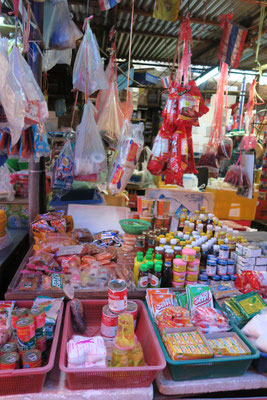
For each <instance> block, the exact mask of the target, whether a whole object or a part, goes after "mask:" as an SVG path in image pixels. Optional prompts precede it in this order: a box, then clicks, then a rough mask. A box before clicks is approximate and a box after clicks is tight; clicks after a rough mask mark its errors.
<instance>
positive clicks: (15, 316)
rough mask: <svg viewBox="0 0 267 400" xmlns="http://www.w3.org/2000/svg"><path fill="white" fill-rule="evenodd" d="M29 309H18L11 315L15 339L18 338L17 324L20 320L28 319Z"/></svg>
mask: <svg viewBox="0 0 267 400" xmlns="http://www.w3.org/2000/svg"><path fill="white" fill-rule="evenodd" d="M28 312H29V310H28V308H16V309H15V310H13V311H12V313H11V326H12V329H13V331H14V334H15V337H17V328H16V323H17V321H18V320H19V319H20V318H24V317H27V315H28Z"/></svg>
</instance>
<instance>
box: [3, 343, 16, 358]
mask: <svg viewBox="0 0 267 400" xmlns="http://www.w3.org/2000/svg"><path fill="white" fill-rule="evenodd" d="M16 351H18V345H17V343H15V342H9V343H6V344H4V345H3V346H2V347H1V349H0V355H1V356H2V355H3V354H7V353H13V352H16Z"/></svg>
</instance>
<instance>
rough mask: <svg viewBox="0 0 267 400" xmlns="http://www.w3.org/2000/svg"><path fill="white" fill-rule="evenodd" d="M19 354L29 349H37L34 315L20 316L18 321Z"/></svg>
mask: <svg viewBox="0 0 267 400" xmlns="http://www.w3.org/2000/svg"><path fill="white" fill-rule="evenodd" d="M16 329H17V338H18V347H19V354H20V355H21V356H23V354H24V353H26V351H28V350H32V349H35V347H36V339H35V324H34V319H33V318H32V317H25V318H20V319H19V320H18V321H17V323H16Z"/></svg>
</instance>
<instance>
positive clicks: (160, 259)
mask: <svg viewBox="0 0 267 400" xmlns="http://www.w3.org/2000/svg"><path fill="white" fill-rule="evenodd" d="M158 261H162V254H155V257H154V262H155V263H156V262H158Z"/></svg>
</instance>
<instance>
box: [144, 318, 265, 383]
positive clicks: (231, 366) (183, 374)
mask: <svg viewBox="0 0 267 400" xmlns="http://www.w3.org/2000/svg"><path fill="white" fill-rule="evenodd" d="M148 313H149V316H150V319H151V322H152V324H153V326H154V329H155V332H156V335H157V338H158V341H159V344H160V346H161V349H162V351H163V354H164V357H165V359H166V361H167V365H168V367H169V370H170V373H171V376H172V379H173V380H174V381H184V380H195V379H210V378H226V377H233V376H240V375H243V374H244V373H245V372H246V371H247V369H248V368H249V366H250V364H251V362H252V361H253V360H254V359H257V358H259V355H260V352H259V350H257V349H256V348H255V347H254V346H253V345H252V344H251V342H250V341H249V340H248V339H247V337H246V336H245V335H244V334H243V333H242V332H241V331H240V329H238V328H237V327H235V326H233V328H232V332H235V333H236V334H237V335H238V336H239V337H240V338H241V340H242V341H243V342H244V343H245V344H246V345H247V346H248V348H249V349H250V351H251V354H250V355H248V356H242V357H241V356H240V357H218V358H206V359H202V360H197V361H196V360H183V361H173V360H172V359H171V358H170V357H169V355H168V353H167V350H166V348H165V346H164V344H163V342H162V339H161V336H160V334H159V332H158V329H157V327H156V324H155V323H154V321H153V319H152V316H151V314H150V312H149V310H148Z"/></svg>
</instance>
